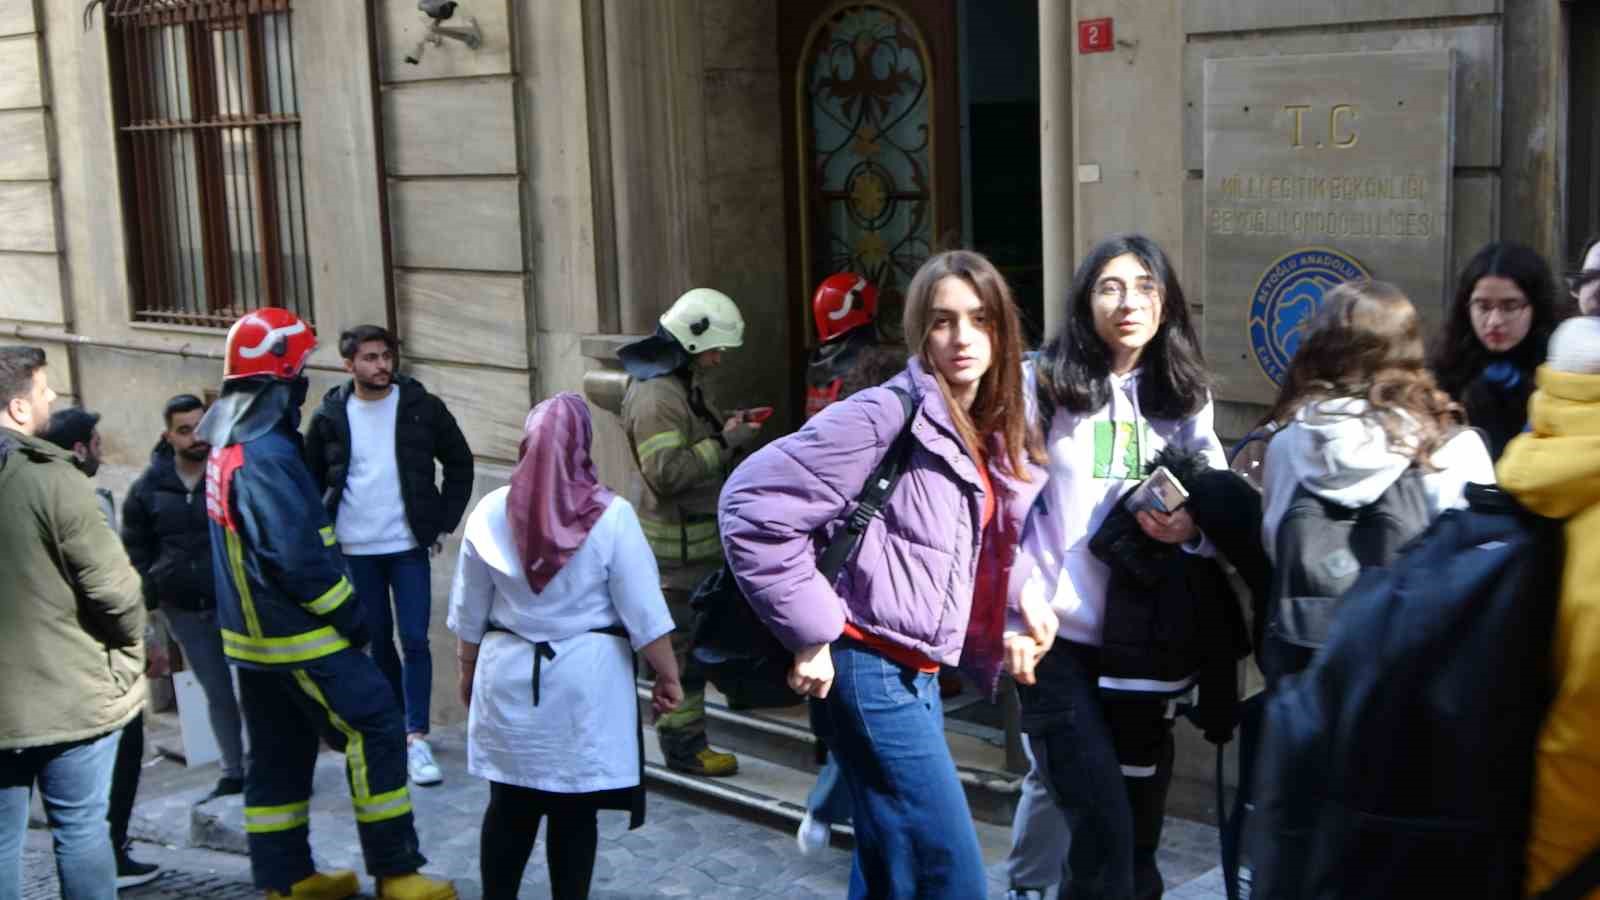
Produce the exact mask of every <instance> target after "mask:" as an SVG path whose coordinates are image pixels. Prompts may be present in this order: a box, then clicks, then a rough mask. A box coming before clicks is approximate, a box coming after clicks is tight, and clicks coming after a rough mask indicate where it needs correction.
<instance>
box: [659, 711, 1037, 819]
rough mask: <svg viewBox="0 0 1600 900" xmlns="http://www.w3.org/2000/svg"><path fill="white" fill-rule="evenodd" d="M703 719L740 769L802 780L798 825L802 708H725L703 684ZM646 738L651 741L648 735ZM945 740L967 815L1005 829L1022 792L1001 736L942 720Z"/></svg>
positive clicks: (810, 763) (808, 741) (811, 738)
mask: <svg viewBox="0 0 1600 900" xmlns="http://www.w3.org/2000/svg"><path fill="white" fill-rule="evenodd" d="M638 691H639V706H640V713H641V715H643V716H645V721H649V715H650V688H649V684H648V682H643V681H641V682H640V683H639V685H638ZM962 702H964V701H962V700H960V699H957V700H954V701H946V712H947V714H948V712H950V711H951V709H952V707H954V706H958V705H960V703H962ZM706 718H707V720H708V722H707V725H708V728H707V732H708V735H709V737H710V739H711V745H712V746H713V747H716V748H717V749H719V750H728V751H731V752H733V753H736V754H738V755H739V764H740V766H741V767H745V766H746V765H747V761H749V760H760V761H763V762H766V763H772V764H776V765H777V766H780V767H782V769H784V770H786V771H788V772H792V773H795V775H798V776H801V780H802V781H803V790H802V791H801V792H800V793H799V794H798V796H797V797H796V798H791V799H792V800H793V802H794V803H796V804H798V809H797V810H796V811H795V812H794V815H793V818H794V819H795V821H799V819H800V816H801V815H803V814H804V813H805V795H806V792H808V791H809V790H810V789H811V784H812V782H813V781H814V780H815V776H816V773H817V771H818V769H819V768H820V766H819V765H818V764H817V738H816V735H814V734H812V733H811V724H810V720H809V718H808V716H807V712H806V707H805V705H804V704H799V705H796V706H790V707H780V708H763V709H746V710H734V709H729V708H728V704H727V701H726V698H724V697H723V695H722V694H721V692H719V691H718V690H717V689H716V688H715V687H712V686H707V688H706ZM649 730H650V729H646V731H649ZM651 738H652V739H653V738H654V735H653V734H652V735H651ZM945 740H946V742H947V743H948V744H949V746H950V755H951V756H952V757H954V759H955V763H956V770H957V772H958V773H959V774H960V776H961V783H962V785H963V786H964V787H965V788H966V790H967V804H968V806H970V807H971V808H972V817H973V818H974V819H975V820H976V821H978V822H985V823H989V824H992V825H1001V826H1008V825H1010V824H1011V819H1012V815H1013V814H1014V813H1015V812H1016V807H1017V798H1018V797H1019V796H1020V793H1021V786H1022V775H1021V774H1018V773H1012V772H1007V771H1006V770H1005V745H1004V744H1005V742H1004V734H1003V733H1002V732H1000V731H999V730H998V729H993V728H986V727H984V726H982V725H975V724H972V723H967V722H957V721H954V720H950V719H949V718H948V717H947V719H946V724H945ZM669 773H670V774H671V775H673V776H675V777H684V778H693V776H683V775H681V773H678V772H670V770H669ZM786 777H788V776H786ZM723 781H725V779H695V783H694V784H685V785H682V786H681V788H682V789H683V790H695V789H696V787H695V784H698V783H700V782H710V783H711V784H712V785H713V786H714V785H715V784H718V783H721V782H723Z"/></svg>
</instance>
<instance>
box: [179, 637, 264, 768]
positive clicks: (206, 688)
mask: <svg viewBox="0 0 1600 900" xmlns="http://www.w3.org/2000/svg"><path fill="white" fill-rule="evenodd" d="M163 612H164V613H165V614H166V617H167V628H168V629H169V630H170V631H171V632H172V636H173V637H175V638H177V639H178V646H180V647H182V648H183V658H184V659H185V660H187V661H188V663H189V670H190V671H191V672H193V673H194V677H195V680H197V681H199V682H200V690H201V691H203V692H204V693H205V695H206V710H207V712H208V713H209V714H210V717H211V733H212V734H213V735H214V736H215V737H216V739H217V749H218V750H219V751H220V752H221V753H222V774H223V775H224V776H225V777H228V778H243V777H244V762H245V760H244V737H243V735H244V725H243V724H242V722H241V720H240V718H239V701H238V700H237V699H236V698H235V697H234V696H233V670H232V669H231V668H229V666H228V659H227V657H226V656H224V655H223V653H222V630H221V629H220V627H219V626H218V625H217V611H216V610H215V609H207V610H201V611H198V612H196V611H193V610H187V609H174V608H168V609H166V610H164V611H163Z"/></svg>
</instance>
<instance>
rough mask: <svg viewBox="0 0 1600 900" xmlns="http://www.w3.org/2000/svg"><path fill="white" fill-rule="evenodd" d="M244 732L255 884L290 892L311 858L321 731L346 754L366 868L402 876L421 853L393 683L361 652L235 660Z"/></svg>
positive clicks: (248, 833) (308, 869)
mask: <svg viewBox="0 0 1600 900" xmlns="http://www.w3.org/2000/svg"><path fill="white" fill-rule="evenodd" d="M239 704H240V708H241V710H242V711H243V713H244V721H245V727H246V728H248V729H249V731H250V764H249V766H248V767H247V769H246V771H245V779H244V803H245V807H244V822H245V836H246V839H247V840H248V842H249V846H250V869H251V871H252V872H253V873H254V875H255V883H256V886H257V887H260V888H266V889H270V890H276V891H279V892H282V893H288V891H289V889H290V887H291V886H292V885H293V884H294V883H295V882H297V881H300V880H301V879H303V878H306V877H308V876H309V875H311V874H312V873H313V872H314V871H315V867H314V866H313V864H312V862H311V779H312V775H313V774H314V772H315V769H316V765H317V750H318V738H319V736H320V737H321V738H324V739H326V740H327V741H328V743H329V744H330V745H332V746H333V747H334V749H336V750H340V751H342V752H343V753H344V755H345V768H346V774H347V776H348V781H349V785H350V798H351V802H352V804H353V805H354V806H355V815H356V830H357V833H358V834H359V835H360V838H361V852H362V854H363V855H364V856H365V857H366V859H367V872H368V873H369V874H371V875H373V876H376V877H383V876H389V875H404V874H408V873H411V872H415V871H417V869H419V868H421V867H422V865H423V863H425V862H426V860H425V859H423V857H422V853H421V852H420V851H419V849H418V847H417V832H416V829H415V827H414V826H413V824H412V820H411V794H410V793H409V791H408V789H407V787H406V737H405V728H404V726H403V725H402V724H401V719H400V708H399V704H398V703H396V702H395V695H394V693H393V691H392V690H390V687H389V683H388V681H386V680H385V679H384V677H383V675H382V674H381V673H380V672H379V671H378V667H377V665H376V664H375V663H373V661H372V660H371V659H370V658H368V657H367V656H366V655H365V654H363V653H361V652H359V651H356V650H341V651H339V652H338V653H335V654H333V655H332V656H325V657H323V658H322V659H319V660H315V661H313V662H311V663H308V664H307V665H306V666H305V667H304V668H299V669H251V668H245V667H242V666H241V667H240V668H239Z"/></svg>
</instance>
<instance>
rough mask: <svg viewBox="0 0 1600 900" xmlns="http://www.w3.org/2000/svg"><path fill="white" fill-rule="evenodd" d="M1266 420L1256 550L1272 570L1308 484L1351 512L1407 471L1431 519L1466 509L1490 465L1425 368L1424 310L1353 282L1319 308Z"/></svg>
mask: <svg viewBox="0 0 1600 900" xmlns="http://www.w3.org/2000/svg"><path fill="white" fill-rule="evenodd" d="M1268 419H1269V421H1270V422H1272V423H1273V424H1276V425H1277V426H1279V428H1280V430H1279V431H1277V433H1276V434H1275V435H1274V436H1273V438H1272V443H1271V444H1270V445H1269V446H1268V447H1267V458H1266V465H1265V474H1264V477H1263V484H1262V503H1263V509H1264V520H1263V522H1262V527H1261V540H1262V543H1263V544H1264V545H1265V549H1266V551H1267V558H1268V559H1271V560H1273V562H1274V563H1276V562H1277V559H1276V556H1277V549H1278V547H1277V538H1278V525H1279V523H1280V522H1282V521H1283V515H1284V513H1285V512H1286V511H1287V510H1288V508H1289V501H1290V500H1292V499H1293V497H1294V493H1295V488H1296V487H1297V486H1300V485H1304V486H1305V488H1306V490H1308V491H1310V492H1311V493H1312V494H1315V495H1316V496H1318V497H1321V498H1322V499H1324V500H1327V501H1329V502H1331V503H1334V504H1336V505H1338V506H1343V507H1346V508H1349V509H1358V508H1360V507H1363V506H1366V505H1368V504H1371V503H1373V502H1375V501H1377V499H1378V498H1379V497H1381V496H1383V492H1384V491H1386V490H1388V489H1389V486H1390V485H1392V484H1394V483H1395V482H1396V481H1398V480H1399V479H1400V476H1401V475H1403V474H1405V472H1406V470H1407V469H1410V468H1411V467H1412V466H1417V467H1419V468H1420V470H1421V473H1422V485H1423V491H1424V494H1425V495H1426V497H1427V501H1428V512H1429V514H1430V516H1437V515H1438V514H1439V513H1441V512H1443V511H1444V510H1446V509H1452V508H1459V507H1464V506H1466V488H1467V484H1468V482H1478V483H1481V484H1494V483H1495V478H1494V463H1493V462H1492V461H1491V460H1490V458H1489V451H1488V448H1487V447H1485V446H1484V443H1483V439H1482V438H1481V437H1480V436H1479V434H1478V432H1476V431H1472V430H1470V429H1463V428H1462V427H1461V426H1463V425H1465V424H1469V423H1466V422H1465V417H1464V414H1463V413H1462V411H1461V407H1460V406H1459V405H1458V404H1456V403H1455V402H1453V401H1452V400H1451V399H1450V397H1449V395H1447V394H1445V393H1444V391H1442V390H1440V389H1439V387H1438V385H1437V383H1436V382H1435V381H1434V376H1433V374H1432V373H1431V372H1429V371H1428V369H1427V367H1426V364H1425V362H1424V356H1423V344H1422V331H1421V326H1420V323H1419V321H1418V318H1417V311H1416V309H1415V307H1413V306H1412V305H1411V301H1410V300H1408V299H1407V298H1406V295H1405V294H1404V293H1402V292H1401V291H1400V289H1399V288H1397V287H1395V286H1394V285H1392V284H1387V283H1385V282H1381V281H1367V280H1362V281H1352V282H1347V283H1345V284H1342V285H1339V286H1338V287H1336V288H1334V289H1333V290H1331V291H1329V292H1328V294H1327V296H1326V297H1324V298H1323V301H1322V306H1321V308H1320V309H1319V310H1318V311H1317V314H1316V316H1315V318H1314V319H1313V320H1312V322H1311V325H1310V328H1309V329H1308V331H1307V333H1306V335H1305V336H1304V337H1303V338H1302V339H1301V342H1300V349H1299V350H1298V351H1297V352H1296V353H1295V357H1294V361H1293V362H1292V363H1290V366H1289V373H1288V375H1286V376H1285V377H1284V381H1283V387H1282V389H1281V390H1280V391H1279V393H1278V400H1277V403H1276V404H1274V406H1273V409H1272V412H1271V413H1269V414H1268Z"/></svg>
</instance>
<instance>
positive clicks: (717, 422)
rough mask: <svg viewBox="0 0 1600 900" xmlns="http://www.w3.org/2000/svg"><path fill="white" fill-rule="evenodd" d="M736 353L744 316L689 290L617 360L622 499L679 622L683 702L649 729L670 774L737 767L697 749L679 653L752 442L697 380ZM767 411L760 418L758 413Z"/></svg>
mask: <svg viewBox="0 0 1600 900" xmlns="http://www.w3.org/2000/svg"><path fill="white" fill-rule="evenodd" d="M743 344H744V317H743V316H742V315H740V314H739V308H738V307H737V306H735V305H734V302H733V301H732V300H731V299H729V298H728V296H727V295H726V294H724V293H722V292H720V291H715V290H711V289H710V288H695V289H693V290H691V291H688V292H687V293H685V294H683V296H681V297H679V298H678V299H677V301H676V302H675V303H673V304H672V307H671V308H670V309H668V310H667V311H666V312H665V313H664V314H662V316H661V320H660V325H659V327H657V328H656V332H655V334H653V335H651V336H650V337H648V338H645V339H644V340H642V341H637V342H635V343H632V344H629V345H627V346H626V347H623V348H622V349H621V350H620V351H619V353H618V355H619V356H620V357H621V359H622V363H623V367H624V368H625V369H626V370H627V372H628V374H629V375H630V376H631V377H632V382H631V383H630V384H629V386H628V390H627V393H626V394H625V395H624V396H623V399H622V427H623V430H624V431H625V432H626V433H627V436H628V443H629V445H630V446H631V447H632V449H633V454H634V459H635V460H636V461H637V462H638V474H639V482H640V483H637V484H635V485H633V488H634V490H632V491H631V492H630V493H631V494H632V498H631V499H633V500H634V505H635V506H636V507H637V509H638V512H639V522H640V524H641V525H642V526H643V527H644V533H645V538H646V539H647V540H648V541H649V542H650V547H651V549H652V550H653V551H654V553H655V557H656V562H657V564H658V565H659V566H660V568H661V580H662V590H663V592H664V593H665V594H666V595H667V602H668V605H669V606H670V607H671V608H672V610H673V615H674V617H675V618H677V621H678V623H679V630H678V632H677V635H676V636H675V639H674V642H673V643H674V646H675V649H677V650H678V655H679V663H678V664H679V668H680V669H681V670H682V681H683V690H684V700H683V703H682V704H681V705H680V706H679V707H678V709H677V710H676V711H674V712H672V713H669V714H668V715H665V716H662V717H661V718H660V719H659V720H658V721H657V722H656V733H657V735H658V736H659V738H660V742H661V751H662V755H663V756H664V757H665V758H666V761H667V765H668V766H669V767H671V768H673V769H677V770H679V771H683V772H689V773H692V774H697V775H732V774H733V773H735V772H736V771H738V760H737V758H735V757H734V755H733V754H731V753H721V752H718V751H716V750H713V749H711V747H710V746H709V744H708V743H707V741H706V726H705V675H704V673H703V670H702V669H701V667H700V665H699V664H698V663H697V662H696V661H694V660H693V659H692V658H690V654H688V652H687V625H688V619H687V618H686V617H687V609H688V601H689V597H690V594H691V593H692V592H693V590H694V588H695V586H696V585H697V584H699V582H700V581H701V580H702V579H704V578H705V576H706V575H708V574H710V573H711V572H712V571H714V570H715V569H717V568H718V567H720V566H721V565H722V541H721V538H720V536H719V535H718V533H717V496H718V494H719V493H720V492H721V490H722V482H723V480H724V479H725V478H726V477H727V475H728V472H729V471H730V470H731V469H732V465H733V462H734V460H735V458H736V457H737V455H738V454H739V453H740V452H741V451H743V450H744V449H745V448H747V447H749V446H750V445H751V444H752V443H754V441H755V439H756V435H757V434H759V433H760V430H761V424H760V422H759V421H755V419H757V418H760V414H759V413H757V412H756V411H750V412H745V413H739V414H735V415H731V416H730V415H725V414H723V413H722V412H721V411H719V410H717V409H716V408H715V407H714V406H712V405H711V403H710V401H708V400H707V399H706V396H705V392H704V390H703V389H702V386H701V384H700V376H701V374H702V373H703V372H706V371H708V370H710V369H714V368H716V367H717V366H718V365H720V364H721V362H722V354H723V353H724V352H726V351H728V350H735V349H738V348H739V347H740V346H742V345H743ZM768 412H770V411H768Z"/></svg>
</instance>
